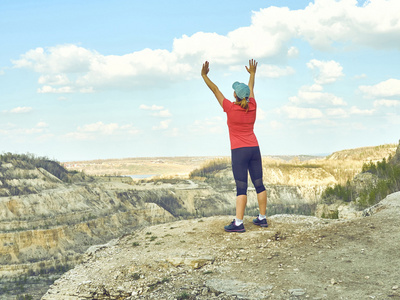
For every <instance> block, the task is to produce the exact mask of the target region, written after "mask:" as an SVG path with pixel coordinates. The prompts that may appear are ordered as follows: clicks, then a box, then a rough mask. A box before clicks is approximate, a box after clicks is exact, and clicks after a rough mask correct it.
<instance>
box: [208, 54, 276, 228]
mask: <svg viewBox="0 0 400 300" xmlns="http://www.w3.org/2000/svg"><path fill="white" fill-rule="evenodd" d="M256 69H257V62H256V61H255V60H253V59H252V60H250V61H249V67H247V66H246V70H247V72H249V74H250V79H249V83H248V85H246V84H244V83H239V82H237V81H236V82H235V83H233V85H232V88H233V90H234V93H233V96H234V98H235V99H236V101H235V102H231V101H229V100H228V99H226V98H225V97H224V95H223V94H222V93H221V91H220V90H219V89H218V87H217V86H216V85H215V84H214V83H213V82H212V81H211V80H210V79H209V78H208V72H209V70H210V69H209V62H208V61H206V62H205V63H204V64H203V68H202V69H201V76H202V77H203V80H204V82H205V83H206V84H207V86H208V87H209V88H210V90H211V91H212V92H213V93H214V96H215V97H216V98H217V100H218V102H219V104H220V105H221V107H222V108H223V110H224V112H225V113H226V114H227V118H228V122H227V123H228V128H229V138H230V143H231V155H232V156H231V157H232V171H233V177H234V178H235V182H236V196H237V197H236V218H235V219H234V220H233V221H232V223H231V224H229V225H228V226H225V231H228V232H244V231H245V229H244V225H243V217H244V210H245V208H246V204H247V181H248V175H247V174H248V172H249V173H250V178H251V180H252V182H253V185H254V187H255V189H256V192H257V200H258V206H259V210H260V212H259V216H258V217H257V218H256V219H254V220H253V223H254V224H255V225H258V226H262V227H267V226H268V223H267V218H266V209H267V192H266V190H265V187H264V184H263V179H262V177H263V176H262V159H261V152H260V148H259V146H258V141H257V138H256V136H255V134H254V131H253V128H254V123H255V121H256V109H257V103H256V100H255V99H254V80H255V75H256Z"/></svg>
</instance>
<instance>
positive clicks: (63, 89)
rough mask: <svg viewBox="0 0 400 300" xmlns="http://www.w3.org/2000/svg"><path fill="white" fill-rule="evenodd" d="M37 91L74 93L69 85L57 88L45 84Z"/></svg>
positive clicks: (42, 92) (40, 92) (43, 92)
mask: <svg viewBox="0 0 400 300" xmlns="http://www.w3.org/2000/svg"><path fill="white" fill-rule="evenodd" d="M37 92H38V93H39V94H46V93H55V94H64V93H72V92H73V89H72V88H71V87H69V86H63V87H60V88H55V87H52V86H49V85H44V86H43V87H42V88H39V89H38V90H37Z"/></svg>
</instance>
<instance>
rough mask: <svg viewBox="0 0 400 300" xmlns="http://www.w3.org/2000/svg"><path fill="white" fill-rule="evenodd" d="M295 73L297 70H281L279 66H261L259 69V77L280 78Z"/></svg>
mask: <svg viewBox="0 0 400 300" xmlns="http://www.w3.org/2000/svg"><path fill="white" fill-rule="evenodd" d="M294 73H295V70H294V69H293V68H292V67H284V68H281V67H279V66H274V65H266V64H264V65H260V66H259V67H258V68H257V76H260V77H269V78H278V77H283V76H288V75H291V74H294Z"/></svg>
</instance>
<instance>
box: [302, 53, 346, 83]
mask: <svg viewBox="0 0 400 300" xmlns="http://www.w3.org/2000/svg"><path fill="white" fill-rule="evenodd" d="M307 67H308V68H309V69H311V70H312V71H314V80H315V83H317V84H327V83H332V82H335V81H336V80H337V79H338V78H340V77H342V76H344V74H343V72H342V71H343V67H342V66H341V65H340V64H339V63H338V62H335V61H333V60H331V61H320V60H316V59H312V60H310V61H309V62H308V63H307Z"/></svg>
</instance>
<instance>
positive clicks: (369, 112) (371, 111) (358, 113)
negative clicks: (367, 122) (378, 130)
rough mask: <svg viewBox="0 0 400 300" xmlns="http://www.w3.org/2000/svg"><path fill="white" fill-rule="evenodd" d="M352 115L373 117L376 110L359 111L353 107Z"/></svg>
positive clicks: (351, 109)
mask: <svg viewBox="0 0 400 300" xmlns="http://www.w3.org/2000/svg"><path fill="white" fill-rule="evenodd" d="M349 112H350V114H352V115H364V116H370V115H372V114H373V113H374V112H375V110H374V109H359V108H358V107H355V106H352V107H351V108H350V111H349Z"/></svg>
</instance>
